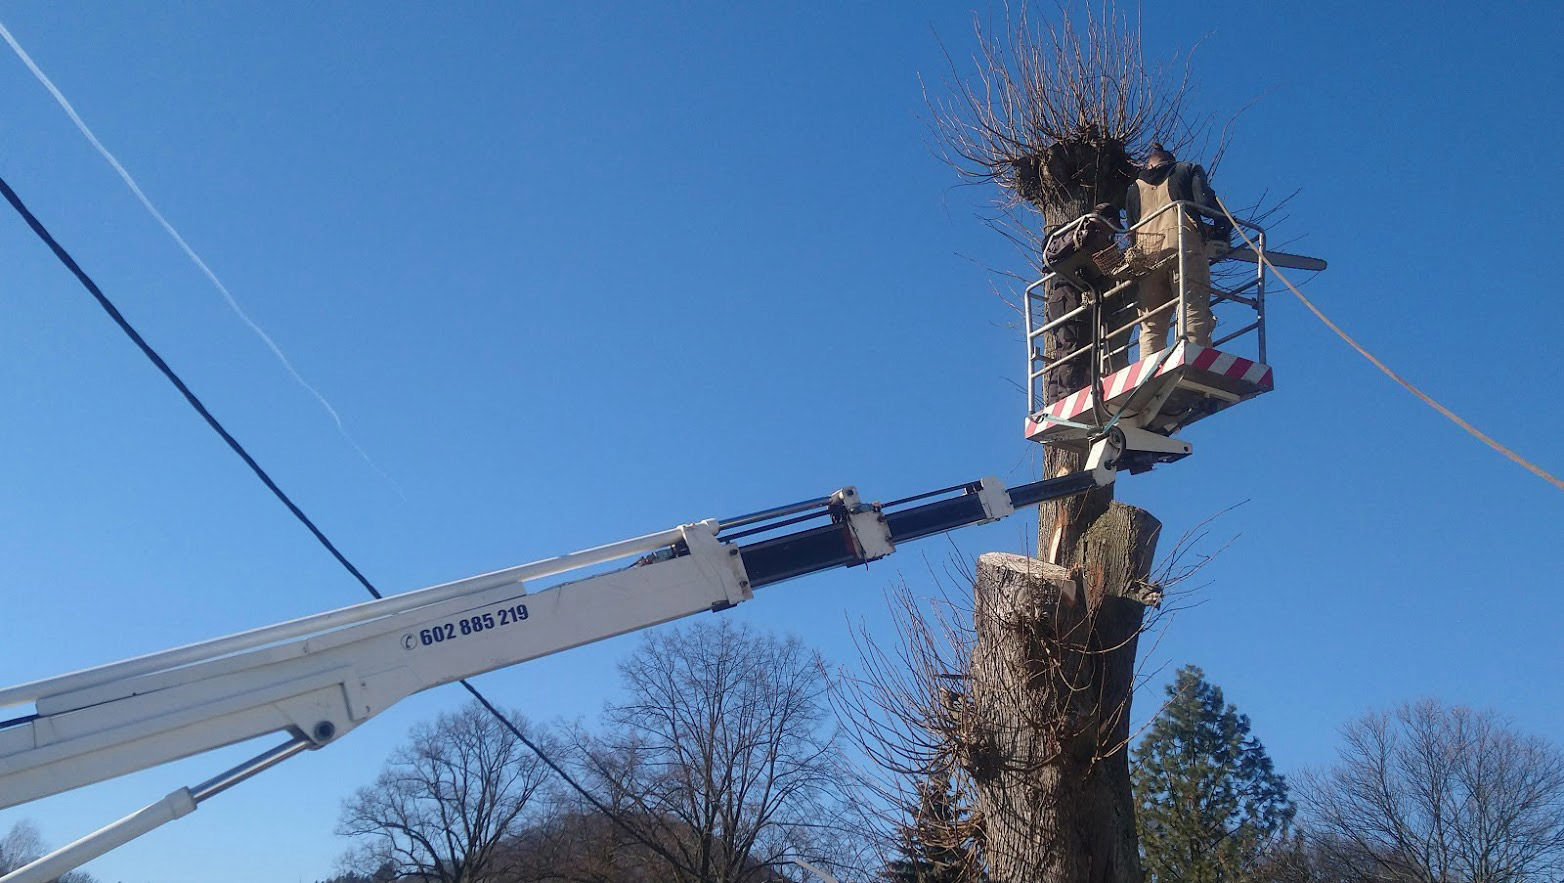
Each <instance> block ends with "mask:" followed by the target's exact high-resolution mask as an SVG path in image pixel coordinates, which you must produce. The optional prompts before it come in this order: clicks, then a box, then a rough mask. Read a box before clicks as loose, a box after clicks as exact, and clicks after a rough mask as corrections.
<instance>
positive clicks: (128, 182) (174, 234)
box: [0, 23, 406, 499]
mask: <svg viewBox="0 0 1564 883" xmlns="http://www.w3.org/2000/svg"><path fill="white" fill-rule="evenodd" d="M0 38H4V39H5V42H6V43H7V44H8V45H10V47H11V51H13V52H15V53H16V57H17V58H19V59H21V60H22V63H23V64H25V65H27V69H28V70H30V71H32V73H33V76H34V77H35V78H37V80H38V82H39V83H40V84H41V85H42V86H43V87H44V88H45V89H47V90H48V91H49V94H50V95H52V96H54V100H55V102H56V103H57V104H59V105H60V108H61V109H62V110H64V111H65V114H66V116H68V117H70V118H71V122H73V123H75V124H76V128H77V129H78V130H80V132H81V133H82V135H83V136H85V137H86V139H87V141H88V142H89V143H91V144H92V146H93V148H94V149H96V150H97V151H98V155H100V156H102V157H103V159H104V160H105V161H107V162H108V164H109V165H110V166H112V167H113V168H114V171H115V172H116V173H118V174H119V177H120V180H122V181H124V182H125V186H127V187H129V188H130V192H131V193H134V194H135V195H136V199H138V200H140V201H141V204H142V206H144V207H145V208H146V210H147V212H148V213H149V214H151V215H152V217H153V218H154V219H155V220H156V221H157V222H158V223H159V224H161V225H162V226H163V229H164V230H165V231H167V232H168V235H169V237H170V238H172V239H173V240H174V242H175V244H177V245H178V246H179V247H180V249H181V250H183V251H184V253H185V255H186V256H187V257H189V258H190V261H191V263H194V264H195V265H196V267H197V268H198V269H200V271H201V272H202V273H203V274H205V275H206V278H207V279H209V280H211V283H212V285H213V287H215V288H216V289H217V290H218V292H219V293H221V294H222V296H223V299H224V300H226V301H227V302H228V308H229V309H231V310H233V312H234V315H236V316H238V317H239V318H240V320H242V321H243V322H244V324H245V325H248V326H249V328H250V330H251V331H253V332H255V336H256V337H259V338H260V339H261V341H262V342H263V343H265V344H266V347H267V349H269V350H271V351H272V355H274V356H276V357H277V361H279V362H281V363H282V366H283V367H284V368H286V369H287V371H288V374H289V375H290V376H292V377H293V379H294V380H295V381H296V382H297V383H298V384H299V385H300V386H302V387H304V388H305V389H306V390H308V391H309V394H310V395H312V396H314V397H315V401H317V402H319V403H320V406H321V407H322V408H325V409H326V413H327V414H330V415H331V419H332V422H333V423H335V424H336V426H337V432H338V433H340V434H341V435H342V437H343V439H345V440H346V441H347V443H348V444H350V445H352V446H353V450H355V451H357V452H358V455H359V456H360V457H363V458H364V462H366V463H368V464H369V466H370V468H371V469H373V470H375V472H377V473H379V474H380V476H381V477H382V478H384V479H386V480H387V481H391V476H389V475H387V474H386V473H385V472H384V471H382V470H381V469H380V467H379V466H377V465H375V461H374V460H372V459H370V457H369V454H368V453H367V452H366V451H365V450H364V449H363V447H361V446H360V445H359V443H358V442H357V441H356V440H355V439H354V438H353V436H352V435H350V434H349V433H348V430H347V426H346V425H345V424H344V423H343V422H342V415H341V414H339V413H337V409H336V408H335V407H333V406H332V404H331V402H329V401H327V399H326V397H325V396H324V395H322V394H321V392H320V390H318V389H316V388H315V387H314V386H312V385H311V384H310V382H309V381H308V380H305V379H304V376H303V375H301V374H300V373H299V371H298V369H297V368H294V367H293V362H292V361H290V360H289V359H288V356H287V354H286V353H284V352H283V351H282V347H280V346H278V345H277V342H276V341H275V340H272V337H271V335H270V334H267V333H266V329H264V328H262V327H261V326H260V325H259V324H257V323H256V321H255V320H254V319H252V318H250V315H249V314H248V313H246V312H245V311H244V308H243V307H241V306H239V301H238V300H236V299H235V298H234V296H233V293H232V292H230V291H229V290H228V286H226V285H224V284H223V280H221V279H219V278H217V274H216V273H215V272H213V271H212V268H211V267H209V266H207V264H206V261H204V260H202V259H201V256H200V255H198V254H196V251H195V249H194V248H191V247H190V243H189V242H186V241H185V237H184V236H181V235H180V233H179V231H178V230H176V229H174V225H173V224H171V223H169V221H168V218H165V217H163V213H162V212H160V211H158V208H157V206H155V205H153V204H152V200H151V199H149V198H148V197H147V194H146V193H145V192H144V191H142V189H141V185H139V184H137V183H136V179H135V178H133V177H131V174H130V172H129V171H127V170H126V169H125V167H124V166H123V165H121V164H120V161H119V160H118V159H116V158H115V156H114V154H113V153H110V152H109V149H108V148H107V147H104V146H103V142H102V141H99V140H98V136H97V135H94V134H93V132H92V129H91V128H89V127H88V126H87V123H86V121H84V120H83V119H82V118H81V115H80V114H78V113H77V112H76V108H75V107H73V106H71V102H70V101H69V100H68V99H66V97H65V94H64V93H63V92H61V91H60V89H59V87H57V86H55V85H54V81H52V80H50V79H49V77H48V75H47V74H45V73H44V72H43V69H42V68H40V67H38V64H37V62H34V61H33V58H32V56H31V55H28V54H27V50H25V49H23V48H22V44H20V43H18V42H16V38H15V37H13V36H11V32H10V30H8V29H7V28H6V26H5V24H4V23H0ZM391 483H392V484H393V485H395V484H396V482H394V481H391ZM397 493H398V494H399V495H402V491H401V489H400V488H397ZM403 498H404V499H405V498H406V497H405V495H403Z"/></svg>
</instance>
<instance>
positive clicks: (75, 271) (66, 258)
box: [0, 177, 687, 867]
mask: <svg viewBox="0 0 1564 883" xmlns="http://www.w3.org/2000/svg"><path fill="white" fill-rule="evenodd" d="M0 193H3V194H4V196H5V198H6V201H7V202H9V203H10V204H11V207H12V208H14V209H16V212H17V214H19V215H21V217H22V220H24V221H26V222H27V226H28V227H30V228H32V231H33V233H35V234H37V236H38V238H39V239H41V240H43V243H44V244H45V245H47V246H48V247H49V250H50V251H52V252H54V256H55V257H56V258H58V259H59V261H60V263H61V264H63V265H65V268H66V269H67V270H70V271H71V274H72V275H74V276H75V277H76V280H77V281H78V282H80V283H81V284H82V287H84V288H86V289H87V291H88V292H89V293H90V294H91V295H92V296H93V298H94V299H95V300H96V301H97V302H98V305H99V306H101V307H102V308H103V311H104V312H106V313H108V314H109V318H110V319H113V320H114V324H115V325H118V326H119V328H120V330H121V331H123V332H125V335H126V336H127V337H129V338H130V339H131V341H132V342H133V343H135V344H136V347H137V348H138V349H140V350H141V353H142V355H145V356H146V357H147V359H148V360H149V361H151V362H152V364H153V365H155V366H156V367H157V369H158V371H160V372H162V374H163V376H164V377H165V378H167V379H168V382H170V383H172V384H173V385H174V388H175V389H178V390H179V394H180V395H182V396H184V398H185V401H186V402H188V403H189V404H190V407H192V408H194V409H195V411H196V413H198V414H200V415H201V419H203V420H205V421H206V425H207V426H210V427H211V428H212V431H213V432H216V433H217V434H218V435H219V436H221V437H222V439H223V442H224V443H226V444H227V445H228V447H229V449H230V450H232V451H233V452H234V453H235V454H237V455H238V456H239V459H241V460H243V461H244V463H245V465H246V466H248V467H250V471H251V472H253V473H255V477H256V478H259V479H260V480H261V483H262V484H264V485H266V488H267V490H270V491H271V492H272V495H273V496H275V497H276V498H277V499H278V501H279V502H281V503H282V504H283V505H284V506H286V507H287V508H288V511H289V512H291V513H293V517H294V518H296V519H298V521H299V523H301V524H303V525H304V526H305V527H306V528H308V530H309V532H310V534H311V535H312V536H314V537H315V539H316V541H318V542H319V543H320V544H321V545H322V546H324V547H325V549H326V551H328V552H330V553H331V556H332V557H333V558H335V559H337V563H338V564H341V565H342V566H343V568H345V569H346V570H347V572H348V573H350V574H352V575H353V578H354V579H356V580H358V582H359V585H362V586H363V587H364V590H365V591H367V592H369V594H370V595H372V596H374V597H375V598H380V597H382V596H381V594H380V590H379V589H377V588H375V585H374V584H373V583H371V582H370V581H369V578H368V577H366V576H364V574H363V572H362V571H360V570H359V569H358V568H357V567H356V566H354V564H353V562H351V561H349V560H348V559H347V556H345V555H343V554H342V552H341V550H339V549H338V548H337V546H336V544H335V543H333V542H332V541H331V540H330V538H328V537H327V536H326V534H325V533H324V532H323V531H322V530H321V529H320V528H319V527H317V526H316V524H315V522H314V521H312V520H311V519H310V517H309V516H308V515H306V514H304V510H302V509H300V508H299V506H298V504H297V503H295V502H293V499H292V498H291V497H289V496H288V494H287V493H286V492H284V491H283V489H282V488H281V487H279V486H278V485H277V482H275V481H273V480H272V477H271V476H270V475H268V474H267V473H266V470H265V469H262V468H261V464H259V463H257V462H256V460H255V458H254V457H253V456H251V455H250V452H249V451H247V450H245V447H244V445H242V444H240V443H239V440H238V439H236V438H234V437H233V434H232V433H230V432H229V431H228V430H227V428H226V427H224V426H223V424H222V422H221V421H219V420H218V419H217V417H216V416H214V415H213V414H212V412H211V411H210V410H208V409H207V407H206V405H205V403H203V402H202V401H201V399H200V398H199V397H198V396H196V394H195V393H194V392H193V391H191V389H190V387H189V386H188V385H186V384H185V382H184V380H182V379H180V377H179V375H178V374H176V373H175V372H174V369H173V368H171V367H169V364H168V362H166V361H164V359H163V357H162V356H161V355H159V354H158V352H157V350H155V349H153V348H152V345H151V344H150V343H147V340H146V338H144V337H142V336H141V334H140V333H139V332H138V331H136V329H135V327H134V326H132V325H131V324H130V321H129V320H127V319H126V318H125V316H124V314H123V313H121V312H120V311H119V308H117V307H115V306H114V303H113V301H110V300H109V298H108V296H107V295H105V294H104V293H103V289H101V288H99V287H98V284H97V283H96V282H94V281H93V280H92V277H91V276H88V275H87V272H86V271H85V270H83V269H82V268H81V265H80V264H78V263H76V259H75V258H73V257H71V255H70V252H67V251H66V250H65V247H64V246H62V245H60V243H59V241H58V240H56V239H55V238H54V236H53V235H52V234H50V233H49V231H48V229H47V228H45V227H44V225H43V223H42V222H41V221H39V220H38V217H37V216H36V215H34V214H33V213H32V210H31V209H29V208H28V207H27V204H26V203H24V202H22V198H21V197H20V196H18V195H17V193H16V191H15V190H13V189H11V185H10V184H8V183H7V182H6V180H5V178H4V177H0ZM459 683H460V684H461V685H462V687H463V688H465V689H466V690H467V692H468V693H470V694H472V696H473V698H474V699H476V700H477V701H478V703H479V704H481V705H482V706H483V707H484V709H486V710H487V711H488V712H489V713H490V714H492V715H493V716H494V718H495V720H497V721H499V723H500V725H501V726H503V727H505V729H506V730H508V731H510V733H511V735H513V736H515V737H516V738H517V740H519V741H520V742H521V744H523V745H525V746H526V747H527V749H528V750H530V751H531V752H532V753H533V754H535V755H537V756H538V759H539V760H541V761H543V763H544V764H545V765H547V766H548V768H549V769H551V770H553V771H554V772H555V773H556V774H558V775H559V777H560V778H562V779H564V780H565V783H566V784H568V785H569V786H570V787H571V788H572V789H573V790H575V792H576V793H578V794H580V795H581V797H582V798H583V799H585V800H586V801H587V802H588V803H589V804H591V805H592V806H593V808H595V809H596V810H597V811H598V812H601V813H602V814H603V815H605V816H607V817H608V818H609V820H610V821H612V822H613V823H614V824H615V825H617V826H619V827H620V828H621V829H623V830H624V831H625V833H627V834H629V835H630V836H631V837H632V838H634V839H635V840H637V841H638V842H640V843H641V844H642V845H644V846H646V847H647V848H648V849H651V850H652V851H653V852H656V853H657V854H658V855H660V856H662V857H663V858H664V859H665V860H667V861H668V862H670V863H672V864H673V865H674V866H676V867H685V866H687V863H685V862H682V861H680V860H679V859H678V858H677V857H676V856H674V855H673V854H672V853H671V852H669V851H668V850H667V848H666V847H664V846H663V845H662V844H661V843H658V842H656V841H654V840H652V839H651V838H649V837H647V836H645V834H643V833H642V832H640V831H637V830H636V829H635V828H634V827H633V826H631V825H630V823H629V822H626V821H625V820H624V819H623V818H621V817H620V816H619V814H618V813H616V812H614V811H613V810H611V809H610V808H609V807H607V806H606V805H604V804H603V802H602V801H600V800H598V799H597V797H596V796H594V795H593V794H592V793H591V792H590V791H588V790H587V789H586V787H585V786H584V785H582V784H581V783H580V782H578V781H576V779H575V777H574V776H572V775H570V773H569V772H568V771H567V770H565V768H564V767H562V766H560V764H559V763H557V762H556V761H555V760H554V759H553V758H551V757H549V755H548V753H547V752H545V751H544V750H543V748H542V746H540V745H538V744H537V743H536V742H534V741H533V740H532V739H530V738H528V737H527V734H526V733H525V732H524V731H523V730H522V729H521V727H519V726H517V725H516V724H515V723H514V722H513V721H511V719H510V718H509V717H508V716H507V715H505V714H504V713H503V712H501V711H500V709H499V708H498V707H497V706H495V705H494V703H493V702H491V701H489V699H488V697H486V696H484V695H483V693H482V692H480V691H479V690H478V688H477V687H475V686H473V685H472V683H471V682H469V681H468V680H467V679H466V678H463V679H462V680H461V681H460V682H459Z"/></svg>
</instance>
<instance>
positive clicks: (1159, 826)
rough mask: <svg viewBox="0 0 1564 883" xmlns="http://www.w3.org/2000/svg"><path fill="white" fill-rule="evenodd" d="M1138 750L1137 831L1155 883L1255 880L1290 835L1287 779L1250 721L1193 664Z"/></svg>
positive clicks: (1170, 689) (1172, 687) (1180, 675)
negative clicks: (1256, 870) (1258, 869)
mask: <svg viewBox="0 0 1564 883" xmlns="http://www.w3.org/2000/svg"><path fill="white" fill-rule="evenodd" d="M1168 696H1169V701H1168V703H1167V707H1165V708H1164V709H1163V710H1162V711H1161V713H1159V714H1158V715H1157V717H1156V719H1155V720H1154V721H1153V722H1152V725H1151V729H1150V731H1149V732H1148V733H1147V734H1146V737H1145V738H1144V739H1143V740H1141V743H1140V746H1139V747H1138V748H1137V749H1136V750H1135V768H1134V772H1133V775H1132V779H1133V783H1134V787H1135V802H1136V825H1137V827H1138V828H1139V831H1140V846H1141V853H1142V856H1143V860H1144V867H1145V871H1146V877H1147V880H1148V881H1150V883H1234V881H1242V880H1246V879H1248V878H1249V876H1250V872H1251V871H1252V869H1253V868H1254V867H1255V865H1256V863H1257V862H1258V861H1259V860H1260V859H1261V858H1262V857H1263V856H1264V855H1265V852H1266V850H1267V848H1268V847H1269V846H1270V845H1271V844H1272V843H1273V842H1275V841H1276V839H1277V838H1278V837H1279V836H1281V835H1284V834H1285V833H1286V832H1287V830H1288V828H1289V826H1290V823H1291V821H1292V817H1293V812H1294V808H1293V804H1292V801H1291V800H1290V799H1288V796H1287V781H1286V779H1284V778H1283V777H1282V776H1280V775H1278V774H1277V773H1276V771H1275V770H1274V769H1273V767H1272V765H1271V759H1270V757H1269V756H1268V755H1267V754H1266V753H1265V747H1264V746H1263V745H1261V744H1260V740H1259V739H1256V738H1255V737H1253V736H1252V735H1250V733H1249V718H1248V717H1247V716H1246V715H1242V714H1239V713H1238V709H1236V708H1235V707H1233V706H1232V705H1228V704H1226V703H1225V702H1224V701H1223V699H1222V690H1221V688H1220V687H1217V686H1216V685H1215V684H1212V683H1210V682H1208V681H1207V680H1206V679H1205V674H1204V672H1202V671H1201V670H1200V669H1199V668H1197V667H1196V666H1193V665H1189V666H1185V667H1184V668H1182V669H1180V670H1179V672H1178V676H1177V678H1176V679H1175V680H1174V682H1173V684H1171V685H1170V686H1169V687H1168Z"/></svg>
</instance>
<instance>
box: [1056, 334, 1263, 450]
mask: <svg viewBox="0 0 1564 883" xmlns="http://www.w3.org/2000/svg"><path fill="white" fill-rule="evenodd" d="M1156 361H1157V357H1156V356H1155V355H1152V356H1149V357H1147V358H1144V359H1141V360H1140V361H1138V362H1136V363H1135V364H1133V365H1130V366H1129V367H1127V368H1121V369H1119V370H1118V371H1115V372H1113V373H1112V374H1109V375H1108V376H1107V377H1105V378H1103V381H1102V385H1103V390H1104V396H1103V399H1104V401H1107V402H1111V401H1113V400H1114V399H1116V398H1118V397H1119V396H1122V395H1124V394H1126V393H1130V392H1133V391H1134V390H1135V389H1136V388H1137V387H1139V386H1140V385H1142V384H1144V383H1145V382H1146V381H1148V380H1150V379H1151V378H1153V377H1161V376H1162V375H1164V374H1167V373H1168V372H1170V371H1177V370H1179V369H1180V368H1193V369H1195V370H1197V371H1206V372H1209V373H1212V374H1220V375H1222V376H1223V377H1228V378H1230V379H1233V380H1241V381H1243V382H1245V383H1250V384H1253V385H1254V386H1256V387H1258V388H1259V389H1261V390H1267V389H1270V388H1271V368H1270V366H1269V365H1262V364H1260V363H1259V362H1255V361H1253V360H1250V359H1245V358H1243V357H1242V356H1235V355H1233V354H1232V353H1224V352H1222V351H1221V350H1216V349H1212V348H1210V347H1203V346H1195V345H1194V344H1190V343H1182V342H1181V343H1179V344H1178V345H1177V347H1175V348H1174V350H1173V352H1171V353H1169V354H1168V355H1167V357H1166V358H1164V359H1163V360H1162V362H1161V363H1160V364H1158V365H1157V367H1156V370H1155V371H1153V370H1152V365H1153V364H1154V363H1156ZM1092 392H1093V391H1092V389H1091V388H1090V387H1087V388H1085V389H1080V390H1076V391H1075V392H1073V393H1071V394H1070V395H1067V396H1065V397H1064V398H1062V399H1060V400H1059V401H1057V402H1054V403H1053V404H1051V405H1049V406H1048V407H1046V408H1044V409H1043V411H1042V413H1041V414H1038V415H1036V416H1037V417H1038V418H1039V419H1038V420H1033V419H1031V418H1030V417H1029V418H1028V419H1027V421H1026V434H1027V436H1029V437H1030V436H1032V435H1034V434H1036V433H1037V432H1038V431H1039V430H1041V429H1043V428H1044V427H1046V426H1047V425H1048V424H1047V422H1046V421H1043V420H1041V418H1042V417H1043V416H1044V415H1046V416H1048V417H1053V418H1056V419H1060V420H1074V419H1075V418H1077V417H1079V416H1081V415H1082V414H1084V413H1086V412H1087V411H1090V410H1091V409H1092V406H1093V404H1094V401H1093V395H1092Z"/></svg>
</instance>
